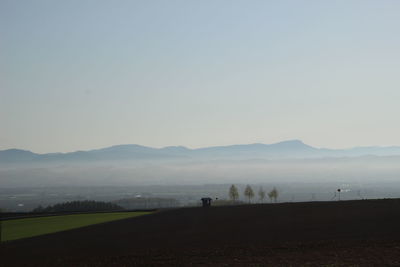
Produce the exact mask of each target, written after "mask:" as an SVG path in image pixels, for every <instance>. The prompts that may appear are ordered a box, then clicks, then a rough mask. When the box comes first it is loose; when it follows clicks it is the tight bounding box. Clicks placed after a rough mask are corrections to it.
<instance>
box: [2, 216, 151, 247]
mask: <svg viewBox="0 0 400 267" xmlns="http://www.w3.org/2000/svg"><path fill="white" fill-rule="evenodd" d="M148 213H149V212H118V213H93V214H77V215H63V216H51V217H40V218H26V219H15V220H8V221H3V222H2V224H3V225H2V240H1V241H9V240H15V239H20V238H26V237H32V236H37V235H43V234H48V233H54V232H59V231H65V230H69V229H74V228H78V227H83V226H87V225H91V224H96V223H103V222H108V221H114V220H120V219H124V218H130V217H136V216H141V215H145V214H148Z"/></svg>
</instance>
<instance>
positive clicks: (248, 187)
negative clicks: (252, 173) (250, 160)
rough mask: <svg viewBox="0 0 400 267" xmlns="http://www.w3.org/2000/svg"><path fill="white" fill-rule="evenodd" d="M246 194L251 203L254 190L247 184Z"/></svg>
mask: <svg viewBox="0 0 400 267" xmlns="http://www.w3.org/2000/svg"><path fill="white" fill-rule="evenodd" d="M244 195H245V196H246V197H247V198H248V199H249V203H250V200H251V199H252V198H253V197H254V191H253V189H252V188H251V186H250V185H247V186H246V188H245V189H244Z"/></svg>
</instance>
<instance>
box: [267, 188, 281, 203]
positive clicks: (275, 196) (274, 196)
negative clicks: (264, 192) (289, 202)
mask: <svg viewBox="0 0 400 267" xmlns="http://www.w3.org/2000/svg"><path fill="white" fill-rule="evenodd" d="M278 196H279V192H278V190H276V188H275V187H274V189H272V190H271V191H270V192H269V193H268V197H269V199H270V200H271V202H272V200H275V203H276V201H277V199H278Z"/></svg>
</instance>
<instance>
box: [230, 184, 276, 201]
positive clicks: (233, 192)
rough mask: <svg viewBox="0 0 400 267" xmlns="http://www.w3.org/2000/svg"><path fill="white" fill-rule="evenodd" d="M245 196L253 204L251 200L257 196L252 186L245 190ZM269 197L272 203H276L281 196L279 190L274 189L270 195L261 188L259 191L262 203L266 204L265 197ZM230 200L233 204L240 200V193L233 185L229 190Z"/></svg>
mask: <svg viewBox="0 0 400 267" xmlns="http://www.w3.org/2000/svg"><path fill="white" fill-rule="evenodd" d="M243 195H244V196H245V197H246V198H247V199H248V201H249V203H250V202H251V199H253V198H254V196H255V194H254V191H253V188H251V186H250V185H247V186H246V188H245V189H244V192H243ZM266 196H268V197H269V199H270V201H271V202H273V201H274V202H276V201H277V199H278V196H279V192H278V190H277V189H276V188H275V187H274V188H273V189H272V190H271V191H270V192H268V194H267V193H266V192H265V191H264V189H263V188H262V187H260V188H259V190H258V197H259V200H260V202H264V200H265V197H266ZM229 199H230V200H232V201H233V202H237V201H238V199H239V191H238V189H237V187H236V186H235V185H234V184H233V185H231V187H230V188H229Z"/></svg>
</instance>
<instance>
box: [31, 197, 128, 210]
mask: <svg viewBox="0 0 400 267" xmlns="http://www.w3.org/2000/svg"><path fill="white" fill-rule="evenodd" d="M122 209H123V208H122V207H121V206H119V205H117V204H114V203H111V202H103V201H94V200H84V201H70V202H64V203H59V204H55V205H53V206H47V207H46V208H44V207H42V206H39V207H37V208H35V209H34V210H33V212H75V211H113V210H122Z"/></svg>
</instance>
